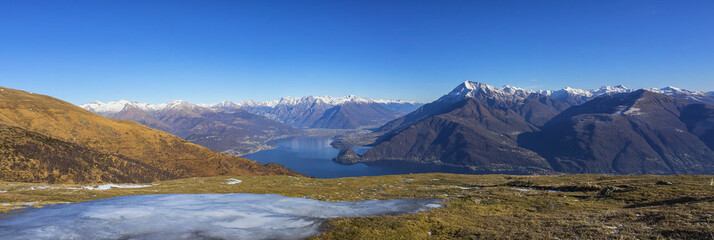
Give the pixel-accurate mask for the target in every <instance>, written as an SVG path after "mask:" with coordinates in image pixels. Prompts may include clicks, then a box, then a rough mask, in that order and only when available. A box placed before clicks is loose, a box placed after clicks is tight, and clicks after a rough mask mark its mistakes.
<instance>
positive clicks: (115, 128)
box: [0, 88, 296, 181]
mask: <svg viewBox="0 0 714 240" xmlns="http://www.w3.org/2000/svg"><path fill="white" fill-rule="evenodd" d="M0 122H3V123H6V124H7V125H9V126H14V127H20V128H23V129H25V130H27V131H31V132H36V133H39V134H42V135H44V136H47V137H50V138H54V139H57V140H60V141H64V142H68V143H72V144H76V145H78V146H81V147H84V148H90V149H93V150H95V151H97V152H99V153H103V154H112V155H116V156H123V157H125V158H126V159H134V160H136V161H138V162H139V163H141V164H145V165H146V166H149V167H151V168H155V169H157V170H158V171H161V172H164V173H165V174H164V175H162V176H160V177H158V176H157V178H159V179H170V178H181V177H195V176H216V175H223V174H236V175H266V174H296V173H294V172H292V171H290V170H288V169H286V168H284V167H282V166H276V165H263V164H260V163H257V162H254V161H251V160H248V159H244V158H240V157H235V156H230V155H225V154H221V153H217V152H213V151H211V150H209V149H207V148H204V147H201V146H198V145H195V144H193V143H189V142H187V141H186V140H183V139H181V138H179V137H176V136H174V135H171V134H168V133H165V132H162V131H158V130H154V129H151V128H149V127H146V126H143V125H141V124H138V123H135V122H131V121H121V120H112V119H108V118H105V117H102V116H99V115H96V114H94V113H91V112H89V111H87V110H84V109H82V108H80V107H77V106H74V105H72V104H70V103H67V102H64V101H62V100H59V99H56V98H52V97H49V96H44V95H40V94H33V93H29V92H24V91H20V90H14V89H8V88H0ZM10 167H11V168H15V167H16V166H15V165H11V166H10ZM49 170H50V169H44V171H49ZM2 177H3V178H4V177H6V176H5V175H3V176H2ZM139 180H141V181H144V180H145V179H136V180H134V181H139ZM67 181H68V180H67Z"/></svg>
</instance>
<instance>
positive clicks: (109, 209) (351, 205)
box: [0, 193, 441, 239]
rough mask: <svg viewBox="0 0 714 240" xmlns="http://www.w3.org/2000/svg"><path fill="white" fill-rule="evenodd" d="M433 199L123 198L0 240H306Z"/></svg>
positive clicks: (34, 217)
mask: <svg viewBox="0 0 714 240" xmlns="http://www.w3.org/2000/svg"><path fill="white" fill-rule="evenodd" d="M438 201H439V200H435V199H392V200H368V201H361V202H323V201H318V200H312V199H306V198H295V197H284V196H280V195H274V194H246V193H234V194H158V195H135V196H122V197H115V198H108V199H101V200H94V201H88V202H81V203H75V204H69V205H64V204H60V205H52V206H47V207H44V208H38V209H23V210H17V211H14V212H11V213H10V214H6V215H4V216H1V217H0V229H2V231H0V239H304V238H308V237H312V236H315V235H317V234H319V233H320V232H319V227H320V225H322V224H323V223H324V222H325V219H326V218H334V217H357V216H372V215H393V214H406V213H415V212H418V211H424V210H428V209H429V208H434V207H441V205H439V204H438Z"/></svg>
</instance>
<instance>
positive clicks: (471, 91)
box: [437, 81, 714, 105]
mask: <svg viewBox="0 0 714 240" xmlns="http://www.w3.org/2000/svg"><path fill="white" fill-rule="evenodd" d="M636 90H637V89H631V88H627V87H625V86H623V85H617V86H602V87H600V88H597V89H590V90H583V89H577V88H571V87H566V88H563V89H560V90H530V89H522V88H517V87H512V86H508V85H505V86H503V87H501V88H498V87H494V86H490V85H487V84H483V83H477V82H470V81H466V82H464V83H462V84H461V85H459V87H457V88H456V89H454V90H453V91H451V92H450V93H449V94H447V95H445V96H443V97H441V98H440V99H439V100H437V101H444V100H448V101H457V100H463V99H464V98H479V97H480V96H482V95H483V96H485V97H487V98H491V99H495V100H518V99H524V98H528V97H532V96H533V94H540V95H544V96H549V97H551V98H554V99H556V100H559V101H561V102H564V103H567V104H570V105H580V104H583V103H585V102H587V101H589V100H591V99H593V98H596V97H598V96H603V95H612V94H618V93H630V92H633V91H636ZM645 90H649V91H651V92H656V93H660V94H664V95H668V96H672V97H675V98H680V99H686V100H689V101H692V102H695V103H706V104H714V91H713V92H708V93H706V92H699V91H690V90H685V89H680V88H676V87H672V86H668V87H664V88H650V89H645Z"/></svg>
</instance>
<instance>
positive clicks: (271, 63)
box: [0, 0, 714, 104]
mask: <svg viewBox="0 0 714 240" xmlns="http://www.w3.org/2000/svg"><path fill="white" fill-rule="evenodd" d="M465 80H471V81H480V82H485V83H487V84H492V85H497V86H501V85H504V84H509V85H514V86H520V87H526V88H534V89H559V88H562V87H565V86H572V87H577V88H586V89H587V88H596V87H599V86H601V85H615V84H624V85H626V86H628V87H634V88H641V87H663V86H667V85H674V86H678V87H682V88H687V89H692V90H702V91H712V90H714V1H711V0H703V1H680V0H677V1H607V0H598V1H584V0H583V1H580V0H577V1H573V0H565V1H533V0H526V1H500V0H499V1H453V0H449V1H385V0H379V1H342V0H338V1H334V0H329V1H302V0H299V1H153V0H150V1H143V0H142V1H134V0H121V1H104V0H102V1H94V0H93V1H59V0H52V1H32V0H17V1H6V0H0V86H5V87H10V88H17V89H22V90H27V91H32V92H37V93H42V94H48V95H52V96H54V97H58V98H60V99H64V100H67V101H69V102H72V103H75V104H81V103H85V102H90V101H94V100H101V101H110V100H118V99H130V100H136V101H143V102H150V103H159V102H166V101H170V100H173V99H184V100H188V101H191V102H197V103H213V102H218V101H221V100H234V101H238V100H247V99H255V100H271V99H277V98H279V97H281V96H303V95H331V96H344V95H347V94H355V95H358V96H364V97H371V98H387V99H392V98H401V99H406V100H418V101H432V100H434V99H436V98H438V97H439V96H441V95H442V94H445V93H446V92H448V91H450V90H451V89H452V88H454V87H455V86H456V85H457V84H459V83H460V82H463V81H465Z"/></svg>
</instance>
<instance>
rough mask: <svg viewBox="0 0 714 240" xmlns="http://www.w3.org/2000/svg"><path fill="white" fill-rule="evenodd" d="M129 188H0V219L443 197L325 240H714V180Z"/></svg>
mask: <svg viewBox="0 0 714 240" xmlns="http://www.w3.org/2000/svg"><path fill="white" fill-rule="evenodd" d="M237 180H241V181H237ZM229 183H232V184H229ZM670 183H671V185H670ZM130 187H132V186H131V185H114V186H112V185H102V184H97V185H48V184H37V183H10V182H0V212H8V211H10V210H12V209H17V208H21V207H41V206H42V205H45V204H61V203H71V202H81V201H88V200H94V199H102V198H109V197H115V196H124V195H137V194H162V193H272V194H280V195H284V196H291V197H307V198H312V199H318V200H324V201H361V200H368V199H393V198H441V199H444V200H445V202H446V204H445V205H446V207H445V208H438V209H433V210H431V211H430V212H422V213H417V214H410V215H401V216H379V217H357V218H337V219H332V220H331V221H330V222H329V224H325V226H324V230H325V232H324V233H323V234H322V235H321V236H320V237H318V238H319V239H494V238H495V239H506V238H518V239H520V238H528V239H554V238H560V239H576V238H585V239H635V238H639V239H668V238H687V239H714V176H711V175H675V176H652V175H643V176H606V175H555V176H508V175H457V174H440V173H432V174H410V175H393V176H376V177H359V178H338V179H314V178H297V177H287V176H255V177H253V176H243V177H240V176H233V177H209V178H188V179H180V180H171V181H163V182H157V183H154V184H153V185H143V186H134V187H135V188H130Z"/></svg>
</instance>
